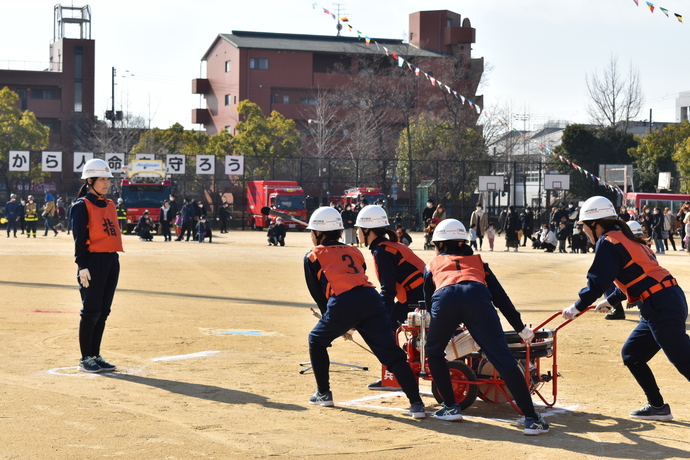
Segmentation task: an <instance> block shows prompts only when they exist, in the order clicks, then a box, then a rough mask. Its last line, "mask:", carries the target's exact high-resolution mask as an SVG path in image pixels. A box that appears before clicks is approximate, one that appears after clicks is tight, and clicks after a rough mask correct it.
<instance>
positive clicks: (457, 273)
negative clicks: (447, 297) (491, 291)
mask: <svg viewBox="0 0 690 460" xmlns="http://www.w3.org/2000/svg"><path fill="white" fill-rule="evenodd" d="M429 271H430V272H431V273H432V275H433V277H434V284H435V285H436V291H438V290H439V289H441V288H443V287H446V286H450V285H451V284H458V283H460V282H462V281H476V282H478V283H482V284H483V285H484V286H486V270H485V269H484V262H483V261H482V258H481V257H480V256H479V255H474V256H457V255H452V254H444V255H440V256H436V257H434V258H433V259H431V262H429ZM436 291H434V292H436Z"/></svg>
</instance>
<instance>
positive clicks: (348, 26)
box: [347, 24, 352, 33]
mask: <svg viewBox="0 0 690 460" xmlns="http://www.w3.org/2000/svg"><path fill="white" fill-rule="evenodd" d="M347 28H348V29H350V33H352V26H351V25H350V24H348V25H347Z"/></svg>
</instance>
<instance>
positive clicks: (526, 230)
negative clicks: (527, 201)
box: [520, 206, 534, 246]
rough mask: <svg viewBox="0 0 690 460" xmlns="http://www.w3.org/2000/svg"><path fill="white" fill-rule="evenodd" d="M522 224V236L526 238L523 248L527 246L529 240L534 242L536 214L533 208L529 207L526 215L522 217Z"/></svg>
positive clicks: (526, 209)
mask: <svg viewBox="0 0 690 460" xmlns="http://www.w3.org/2000/svg"><path fill="white" fill-rule="evenodd" d="M520 221H521V222H520V223H521V224H522V236H523V238H524V240H523V242H522V246H526V245H527V240H530V241H531V240H532V232H534V214H532V208H530V207H529V206H527V207H526V208H525V213H524V214H522V215H521V219H520Z"/></svg>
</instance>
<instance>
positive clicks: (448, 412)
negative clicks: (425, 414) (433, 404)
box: [434, 403, 462, 422]
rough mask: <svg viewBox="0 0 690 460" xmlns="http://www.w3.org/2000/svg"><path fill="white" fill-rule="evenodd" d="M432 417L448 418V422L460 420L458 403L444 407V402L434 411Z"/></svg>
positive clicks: (460, 414) (460, 413) (460, 412)
mask: <svg viewBox="0 0 690 460" xmlns="http://www.w3.org/2000/svg"><path fill="white" fill-rule="evenodd" d="M434 418H437V419H439V420H448V421H450V422H459V421H460V420H462V411H461V409H460V404H453V405H452V406H451V407H446V404H445V403H443V404H441V408H440V409H439V410H437V411H436V412H434Z"/></svg>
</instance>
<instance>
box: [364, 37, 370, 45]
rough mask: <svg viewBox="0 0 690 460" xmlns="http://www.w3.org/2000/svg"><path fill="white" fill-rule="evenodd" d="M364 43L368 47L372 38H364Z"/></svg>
mask: <svg viewBox="0 0 690 460" xmlns="http://www.w3.org/2000/svg"><path fill="white" fill-rule="evenodd" d="M364 41H365V42H366V44H367V46H369V45H370V44H371V38H369V37H364Z"/></svg>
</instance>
